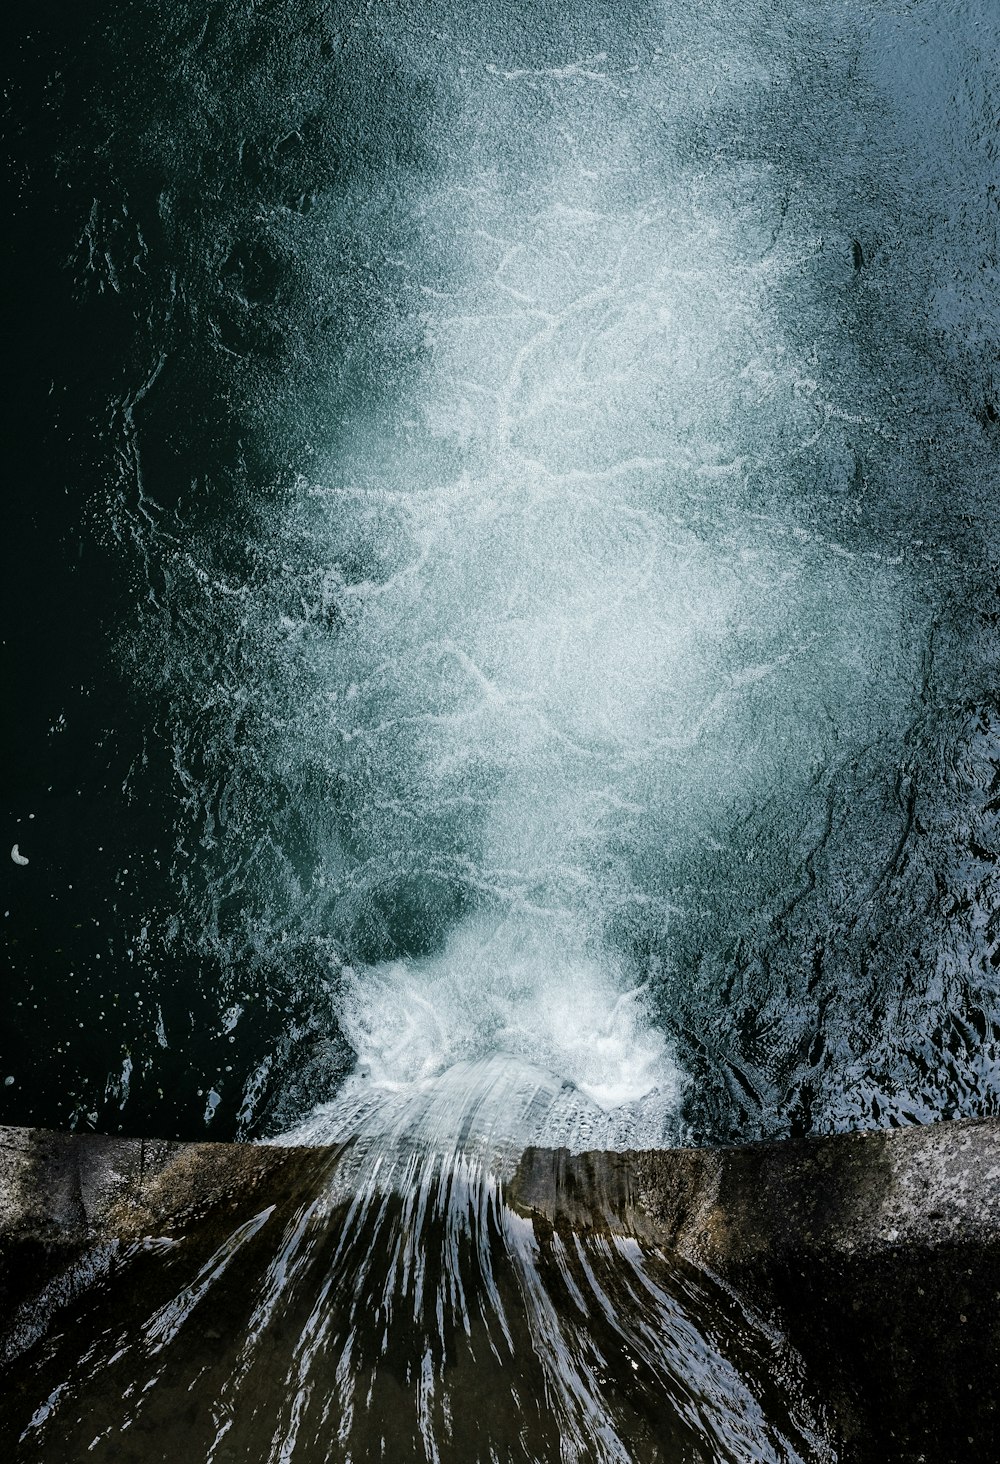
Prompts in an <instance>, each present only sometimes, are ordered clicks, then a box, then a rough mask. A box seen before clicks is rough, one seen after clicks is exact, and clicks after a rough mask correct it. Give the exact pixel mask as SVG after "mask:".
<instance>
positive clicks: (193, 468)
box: [0, 0, 1000, 1143]
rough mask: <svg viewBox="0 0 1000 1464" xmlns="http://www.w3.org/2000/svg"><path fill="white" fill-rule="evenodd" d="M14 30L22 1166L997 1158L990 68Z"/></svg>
mask: <svg viewBox="0 0 1000 1464" xmlns="http://www.w3.org/2000/svg"><path fill="white" fill-rule="evenodd" d="M14 27H15V32H16V37H17V46H16V48H15V55H14V73H15V74H14V76H13V80H12V89H11V96H12V98H13V102H12V106H13V111H12V113H11V117H12V119H13V121H12V125H11V127H10V137H11V139H12V155H13V159H14V164H15V172H14V183H15V188H14V202H15V205H16V209H15V231H14V235H15V237H14V242H15V245H16V247H17V250H18V255H17V260H16V268H15V271H14V279H15V282H16V286H17V287H16V289H15V290H14V291H13V292H12V294H13V299H12V311H13V317H14V319H13V324H14V327H15V334H14V337H13V339H14V347H13V351H12V354H11V366H12V372H13V376H14V380H13V402H14V406H15V420H14V422H13V429H12V435H11V441H12V462H11V464H10V466H11V468H12V474H11V478H10V483H11V490H10V495H9V497H10V503H11V508H10V510H9V513H10V519H11V530H12V533H11V537H10V543H11V545H12V549H13V552H12V555H11V565H10V570H9V573H8V576H7V588H8V589H9V590H10V591H11V594H12V616H11V621H10V624H11V626H12V628H13V632H12V643H13V650H12V662H11V667H12V669H11V682H10V684H11V687H12V688H13V692H14V700H13V701H12V703H11V714H10V717H9V725H8V727H7V729H6V730H7V733H8V736H9V738H10V741H11V754H10V758H9V759H8V764H7V766H8V767H9V769H10V770H11V772H12V778H11V780H10V782H11V787H12V812H11V815H10V820H9V833H8V838H9V842H10V843H11V844H12V845H15V844H16V851H17V858H16V859H12V860H11V861H9V863H8V881H9V885H10V894H9V899H8V901H7V902H6V904H5V911H6V913H5V917H4V925H5V930H6V933H7V941H8V944H7V949H8V958H9V962H10V975H9V979H8V980H7V982H6V983H5V986H4V1001H5V1004H6V1025H5V1034H6V1040H5V1051H4V1055H3V1063H4V1074H3V1076H4V1078H5V1085H4V1087H3V1088H2V1090H0V1091H2V1093H3V1099H4V1111H5V1113H6V1116H7V1117H9V1118H11V1119H14V1120H17V1121H21V1122H26V1121H38V1122H45V1123H50V1124H60V1125H65V1124H70V1125H72V1126H75V1127H87V1126H97V1127H101V1128H111V1129H115V1128H117V1127H119V1126H121V1127H124V1128H126V1129H131V1130H141V1129H146V1130H154V1131H157V1132H162V1133H177V1134H184V1135H188V1136H193V1135H195V1134H197V1133H199V1132H204V1131H206V1130H207V1131H208V1132H209V1133H210V1134H211V1135H213V1136H218V1137H226V1136H239V1137H254V1136H260V1135H266V1134H268V1133H271V1134H273V1133H275V1132H278V1131H281V1130H282V1129H285V1128H288V1127H289V1126H292V1125H295V1124H297V1123H300V1122H302V1121H304V1120H305V1118H306V1117H307V1115H308V1114H309V1113H310V1112H311V1111H312V1109H313V1108H314V1107H315V1105H316V1104H324V1103H330V1102H336V1095H337V1093H338V1091H339V1090H340V1087H341V1084H342V1083H343V1082H345V1081H346V1080H347V1079H348V1077H349V1075H350V1074H352V1073H353V1074H355V1077H352V1078H351V1079H350V1081H351V1083H356V1082H357V1081H359V1080H361V1079H360V1078H359V1077H358V1076H357V1075H361V1076H362V1077H363V1078H364V1080H365V1081H369V1082H371V1083H373V1084H374V1085H376V1086H378V1087H379V1088H380V1090H381V1091H385V1092H387V1093H399V1092H400V1091H403V1090H404V1089H407V1085H411V1087H412V1085H417V1087H416V1088H414V1089H413V1091H419V1085H420V1084H421V1083H424V1082H426V1081H428V1080H437V1079H438V1078H440V1077H441V1076H442V1075H444V1074H446V1073H447V1072H448V1070H449V1069H450V1068H451V1067H452V1066H453V1065H455V1064H462V1063H470V1062H471V1063H475V1062H477V1061H480V1060H486V1059H488V1058H490V1057H491V1056H493V1055H494V1054H507V1055H508V1056H509V1057H510V1058H511V1059H512V1060H515V1061H516V1062H526V1063H529V1064H532V1065H534V1066H536V1067H538V1068H540V1069H542V1070H544V1071H545V1072H547V1073H549V1074H551V1075H552V1078H553V1081H555V1082H560V1083H561V1082H564V1081H565V1082H569V1083H571V1084H573V1085H575V1087H576V1089H577V1090H578V1091H579V1093H580V1094H581V1095H582V1098H585V1099H587V1100H588V1101H590V1102H592V1103H593V1104H594V1105H596V1108H597V1110H598V1111H600V1112H603V1113H605V1114H615V1113H617V1114H618V1115H619V1117H618V1119H617V1120H611V1121H610V1122H611V1127H612V1128H613V1129H615V1131H616V1133H617V1138H616V1139H615V1142H619V1143H624V1142H630V1141H631V1142H638V1141H639V1140H640V1138H641V1141H642V1142H663V1141H668V1142H669V1141H672V1140H674V1139H676V1138H677V1137H678V1136H683V1137H686V1138H689V1139H693V1140H695V1141H698V1142H702V1141H716V1140H720V1139H730V1138H733V1137H746V1136H753V1135H758V1134H766V1135H781V1134H786V1133H788V1132H791V1131H806V1130H821V1131H822V1130H833V1129H843V1128H850V1127H855V1126H865V1125H871V1124H873V1123H874V1124H882V1123H886V1122H891V1123H909V1122H913V1121H915V1120H926V1119H931V1118H935V1117H940V1116H948V1115H954V1114H974V1113H982V1112H993V1111H994V1110H995V1106H996V1094H997V1083H998V1068H997V1045H996V1038H997V1015H998V982H997V976H996V963H997V960H998V954H997V952H998V950H1000V947H998V945H997V939H998V933H997V930H996V929H995V924H996V921H995V909H994V906H995V903H996V900H995V894H996V885H995V873H994V871H995V840H996V828H995V820H996V809H995V806H994V803H995V793H996V786H997V782H996V780H997V767H998V763H997V748H996V717H997V710H996V700H995V677H994V664H995V659H996V644H997V641H996V629H995V623H996V618H997V612H996V608H995V607H996V593H997V581H996V547H995V533H994V503H995V497H994V489H995V485H996V450H997V441H998V436H997V434H998V430H1000V429H998V420H997V419H998V411H1000V406H998V396H997V393H998V390H1000V386H998V377H997V325H996V322H997V315H996V309H995V305H994V303H993V292H994V290H995V285H996V237H995V235H996V196H995V192H996V190H995V178H994V172H995V163H996V136H997V133H996V123H997V116H996V97H995V90H994V89H992V88H991V86H990V84H989V82H990V76H989V71H990V66H991V61H990V58H991V56H992V54H993V49H994V47H995V42H996V39H997V36H996V15H995V13H994V10H993V7H991V6H988V5H985V4H977V3H973V0H969V3H966V4H962V5H959V6H954V5H947V6H946V5H944V4H938V3H931V0H929V3H926V4H910V3H903V0H898V3H890V4H886V5H881V6H879V7H877V8H874V9H873V8H872V7H870V6H866V5H861V4H852V3H847V0H843V3H841V0H838V3H832V0H831V3H820V4H809V5H800V4H796V3H792V0H784V3H779V0H775V3H750V0H747V3H742V4H737V5H732V4H726V5H715V4H712V3H708V4H704V3H699V4H697V5H696V4H693V3H671V4H664V5H655V6H654V5H645V4H639V3H636V4H628V5H625V6H608V7H602V6H601V5H600V4H583V3H581V4H576V3H574V4H571V5H568V6H563V5H559V6H551V7H550V6H546V5H541V6H539V5H524V6H521V5H519V4H517V3H511V4H506V5H503V6H485V7H478V6H477V7H475V8H471V7H461V6H459V7H450V6H449V5H447V4H443V3H442V4H437V3H434V4H430V5H427V4H421V5H419V6H411V5H408V4H405V3H401V4H398V5H392V6H379V7H367V8H361V9H354V8H349V7H346V6H344V7H339V6H337V5H334V6H332V7H325V8H323V7H314V6H306V5H301V4H297V3H292V0H269V3H266V4H247V5H226V4H220V5H216V6H212V7H210V8H208V9H205V8H204V7H202V6H195V5H188V4H185V3H177V4H173V5H170V6H167V7H162V6H157V7H150V6H148V5H146V4H143V3H133V4H129V5H126V6H124V7H122V6H117V7H114V8H113V9H111V8H105V7H101V6H96V7H94V6H91V7H87V9H86V13H85V14H84V13H76V12H75V11H74V12H73V13H72V14H70V13H68V12H67V13H66V14H62V13H61V12H60V11H58V9H48V10H44V11H42V12H39V13H38V14H35V13H34V12H31V13H30V14H26V15H24V16H23V17H21V18H20V19H17V18H15V22H14ZM23 861H27V862H23ZM352 1091H353V1090H352ZM345 1101H346V1099H345ZM623 1114H624V1115H625V1117H622V1115H623Z"/></svg>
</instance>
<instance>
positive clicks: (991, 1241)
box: [508, 1120, 1000, 1464]
mask: <svg viewBox="0 0 1000 1464" xmlns="http://www.w3.org/2000/svg"><path fill="white" fill-rule="evenodd" d="M508 1196H509V1198H510V1200H511V1201H512V1202H513V1203H515V1204H517V1205H518V1206H519V1207H520V1208H521V1209H522V1210H524V1211H525V1212H527V1213H530V1214H531V1215H533V1216H534V1217H535V1221H536V1224H537V1223H545V1224H550V1225H552V1226H554V1227H555V1228H557V1229H558V1228H566V1229H575V1228H580V1227H586V1226H588V1225H589V1226H593V1225H598V1226H606V1227H610V1228H612V1229H620V1230H624V1231H626V1232H628V1233H631V1234H635V1235H638V1236H641V1237H644V1238H646V1239H648V1240H650V1241H653V1242H656V1243H658V1244H660V1245H664V1246H667V1247H669V1248H670V1249H672V1250H674V1251H675V1252H676V1253H677V1254H679V1255H680V1256H682V1257H683V1258H685V1259H686V1260H688V1261H690V1262H691V1263H693V1264H694V1265H696V1266H699V1267H702V1268H703V1269H705V1270H706V1271H709V1272H711V1273H712V1274H713V1275H714V1276H716V1277H717V1278H719V1279H720V1280H722V1281H723V1282H725V1283H727V1284H729V1285H731V1286H732V1287H733V1288H734V1289H736V1290H737V1291H739V1292H741V1293H743V1294H745V1295H747V1296H749V1298H750V1299H751V1300H752V1301H753V1303H754V1304H755V1305H756V1306H758V1307H760V1308H762V1309H763V1310H764V1311H765V1312H769V1313H771V1314H772V1315H773V1317H774V1319H775V1321H776V1322H777V1324H778V1325H779V1326H780V1327H781V1328H782V1330H783V1331H784V1332H785V1333H786V1334H787V1335H788V1337H789V1339H790V1341H791V1342H792V1343H793V1345H794V1346H795V1347H796V1348H797V1349H798V1351H799V1352H800V1354H801V1355H802V1358H803V1360H804V1362H805V1364H806V1368H807V1371H808V1373H809V1375H810V1377H811V1381H812V1383H813V1385H814V1386H815V1388H816V1390H817V1392H818V1394H819V1395H820V1396H821V1397H823V1398H825V1399H826V1400H827V1403H828V1405H829V1407H830V1408H831V1410H832V1413H833V1416H834V1420H835V1430H836V1433H837V1434H838V1435H839V1440H840V1445H841V1458H842V1459H843V1460H844V1461H859V1464H861V1461H864V1464H891V1461H896V1460H898V1461H900V1464H902V1461H907V1464H919V1461H924V1464H973V1461H983V1464H987V1461H993V1460H994V1459H995V1458H996V1457H997V1442H996V1441H997V1438H998V1437H1000V1418H998V1412H997V1410H998V1405H1000V1121H997V1120H985V1121H981V1122H958V1123H942V1124H938V1125H934V1126H930V1127H925V1128H913V1129H900V1130H890V1131H886V1132H884V1133H877V1134H863V1135H858V1134H852V1135H840V1136H836V1137H831V1138H817V1139H801V1140H792V1141H788V1142H785V1143H779V1144H754V1145H748V1146H746V1147H743V1148H733V1149H717V1150H673V1151H659V1152H652V1153H626V1154H604V1153H597V1154H583V1155H577V1156H572V1155H570V1154H568V1153H567V1152H566V1151H557V1152H553V1151H551V1150H528V1151H527V1152H526V1153H525V1155H524V1156H523V1158H522V1160H521V1163H520V1166H519V1168H518V1171H517V1174H516V1175H515V1178H514V1182H513V1183H512V1185H511V1186H510V1188H509V1191H508Z"/></svg>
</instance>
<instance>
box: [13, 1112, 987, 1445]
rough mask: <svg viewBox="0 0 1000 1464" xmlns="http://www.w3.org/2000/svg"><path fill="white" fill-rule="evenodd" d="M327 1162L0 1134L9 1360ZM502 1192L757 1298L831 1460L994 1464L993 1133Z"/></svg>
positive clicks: (963, 1127)
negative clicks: (117, 1278)
mask: <svg viewBox="0 0 1000 1464" xmlns="http://www.w3.org/2000/svg"><path fill="white" fill-rule="evenodd" d="M336 1158H337V1151H335V1150H329V1149H310V1148H280V1147H270V1146H268V1147H264V1146H260V1147H258V1146H242V1145H227V1144H218V1145H214V1144H177V1143H165V1142H157V1141H150V1140H138V1139H121V1138H107V1137H102V1136H98V1135H88V1136H71V1135H60V1134H50V1133H44V1132H40V1131H36V1130H26V1129H10V1128H8V1129H0V1357H4V1356H5V1357H7V1358H12V1357H14V1356H16V1355H17V1354H18V1353H24V1349H25V1348H26V1347H28V1346H30V1345H32V1342H33V1341H34V1340H37V1339H38V1338H39V1337H40V1336H42V1335H44V1333H45V1329H46V1328H47V1327H48V1326H50V1325H51V1323H52V1320H53V1319H54V1317H55V1315H56V1313H57V1312H58V1310H59V1308H60V1307H61V1306H63V1305H64V1304H65V1303H66V1302H67V1301H68V1300H69V1301H71V1300H73V1297H74V1296H75V1295H76V1294H78V1293H79V1289H80V1288H81V1287H87V1286H90V1285H92V1284H94V1282H95V1280H98V1281H99V1280H101V1278H102V1277H104V1278H107V1277H109V1276H111V1275H112V1274H113V1272H114V1265H115V1254H116V1251H117V1247H119V1246H120V1244H121V1242H123V1241H129V1240H136V1239H142V1238H143V1237H150V1236H162V1235H165V1234H173V1235H180V1236H184V1237H192V1238H196V1240H197V1245H198V1246H199V1247H206V1248H207V1247H210V1246H211V1245H214V1244H215V1243H216V1242H217V1241H221V1240H223V1239H224V1238H225V1237H226V1236H227V1235H229V1234H231V1233H232V1231H233V1230H234V1228H235V1227H236V1226H238V1225H240V1224H242V1223H244V1221H245V1220H246V1219H247V1218H248V1217H250V1216H252V1215H253V1214H254V1213H256V1212H259V1211H260V1210H261V1208H262V1206H267V1205H275V1206H276V1207H278V1208H279V1209H280V1210H281V1211H283V1212H285V1213H286V1214H288V1213H290V1212H291V1209H292V1208H293V1207H294V1206H295V1205H297V1204H299V1203H301V1200H302V1198H303V1196H308V1195H310V1194H315V1193H317V1192H318V1187H319V1186H320V1185H321V1184H322V1183H323V1176H324V1175H325V1174H327V1173H328V1172H329V1169H330V1167H331V1165H332V1164H334V1163H335V1162H336ZM507 1195H508V1200H509V1202H510V1203H512V1204H513V1205H515V1206H516V1207H517V1208H518V1209H519V1210H520V1211H521V1212H522V1213H523V1214H526V1215H530V1217H531V1218H532V1220H533V1223H534V1224H535V1226H536V1228H538V1227H541V1228H543V1229H544V1228H546V1227H548V1228H552V1229H557V1230H580V1229H600V1230H609V1229H610V1230H615V1231H619V1232H623V1233H627V1234H632V1235H635V1236H638V1237H640V1238H643V1239H645V1240H648V1241H650V1242H653V1243H656V1244H657V1245H660V1246H663V1247H665V1248H668V1249H669V1250H672V1251H673V1252H675V1253H676V1254H677V1255H678V1256H680V1257H681V1258H682V1259H683V1260H685V1261H686V1262H688V1263H690V1264H692V1265H694V1266H696V1267H699V1268H701V1269H702V1270H704V1271H706V1272H709V1273H711V1274H712V1275H713V1276H715V1277H716V1278H718V1279H719V1280H721V1281H722V1282H723V1283H724V1284H725V1285H726V1286H728V1287H730V1288H732V1289H733V1290H735V1291H736V1292H737V1293H740V1294H743V1295H746V1296H748V1297H749V1299H750V1300H751V1301H752V1302H753V1304H754V1305H755V1306H756V1307H758V1308H759V1309H762V1310H764V1311H765V1312H766V1313H768V1314H770V1315H771V1316H772V1317H773V1318H774V1320H775V1322H776V1323H777V1325H778V1326H780V1327H781V1329H782V1330H783V1331H784V1332H785V1333H786V1334H787V1335H788V1337H789V1339H790V1340H791V1342H792V1344H793V1345H794V1346H795V1347H796V1348H797V1349H798V1351H799V1353H800V1354H801V1356H802V1358H803V1361H804V1363H805V1366H806V1369H807V1373H808V1375H809V1379H810V1384H811V1386H812V1388H813V1390H814V1391H815V1392H816V1393H818V1394H819V1395H820V1396H821V1397H822V1398H823V1399H825V1400H826V1406H827V1407H828V1409H829V1412H830V1418H831V1420H832V1423H833V1428H834V1432H835V1434H836V1436H837V1438H838V1440H839V1446H840V1452H839V1457H840V1459H841V1461H842V1464H851V1461H855V1464H893V1461H897V1460H898V1461H900V1464H902V1461H906V1464H919V1461H921V1460H922V1461H924V1464H974V1461H983V1464H986V1461H989V1464H993V1460H994V1459H995V1457H996V1447H995V1437H996V1435H997V1434H998V1433H1000V1429H998V1426H997V1424H998V1420H997V1417H996V1410H997V1405H998V1401H1000V1121H993V1120H988V1121H983V1122H969V1123H965V1122H963V1123H943V1124H940V1125H936V1126H933V1127H927V1128H916V1129H908V1130H898V1131H890V1132H885V1133H878V1134H868V1135H850V1136H839V1137H833V1138H818V1139H802V1140H795V1141H790V1142H787V1143H781V1144H756V1145H750V1146H746V1147H743V1148H733V1149H725V1150H674V1151H657V1152H646V1153H626V1154H611V1153H592V1154H583V1155H576V1156H573V1155H570V1154H569V1153H568V1152H566V1151H565V1150H545V1149H533V1150H528V1151H527V1152H526V1153H525V1154H524V1156H523V1158H522V1160H521V1163H520V1165H519V1167H518V1170H517V1172H516V1174H515V1176H514V1178H513V1180H512V1182H511V1184H510V1185H509V1186H508V1190H507ZM150 1264H153V1261H152V1260H151V1261H150ZM26 1318H27V1319H30V1322H29V1321H26ZM25 1355H26V1356H27V1354H25Z"/></svg>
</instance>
